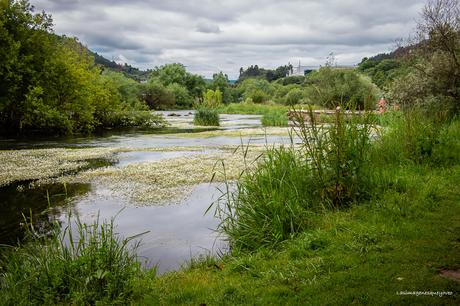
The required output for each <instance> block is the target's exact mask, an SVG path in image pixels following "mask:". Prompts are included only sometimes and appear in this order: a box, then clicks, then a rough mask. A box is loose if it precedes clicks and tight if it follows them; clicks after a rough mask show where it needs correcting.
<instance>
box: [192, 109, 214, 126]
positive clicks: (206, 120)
mask: <svg viewBox="0 0 460 306" xmlns="http://www.w3.org/2000/svg"><path fill="white" fill-rule="evenodd" d="M193 124H195V125H203V126H219V113H218V111H217V110H216V109H211V108H204V107H201V108H198V109H197V110H196V111H195V117H194V118H193Z"/></svg>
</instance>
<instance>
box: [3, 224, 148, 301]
mask: <svg viewBox="0 0 460 306" xmlns="http://www.w3.org/2000/svg"><path fill="white" fill-rule="evenodd" d="M31 221H32V220H30V222H31ZM68 222H69V224H68V225H67V227H66V228H64V229H61V226H60V224H58V223H57V224H54V225H53V227H52V228H51V229H50V232H43V229H41V231H40V229H35V228H34V227H33V226H32V223H30V224H29V223H28V224H27V225H28V227H29V228H28V236H29V238H28V243H27V244H25V245H22V246H18V247H16V248H14V249H12V250H6V256H8V260H7V261H4V260H5V258H2V261H4V263H5V264H4V265H2V269H4V271H6V272H3V271H2V276H1V287H0V294H1V297H2V303H3V304H5V305H36V304H46V305H55V304H82V305H93V304H96V303H104V304H106V303H107V304H112V305H113V304H125V303H126V302H128V301H130V300H131V298H132V296H133V291H134V289H135V283H136V282H137V281H138V279H139V278H140V277H142V276H143V275H144V272H143V271H142V270H141V267H140V263H139V262H138V261H137V255H136V248H137V244H132V243H131V244H130V242H131V240H132V239H133V238H134V237H131V238H120V237H119V236H118V235H117V234H116V233H115V231H114V224H113V222H114V221H113V220H111V221H110V222H104V223H99V221H97V222H96V223H94V224H92V225H87V224H82V223H81V222H80V221H79V220H78V219H77V222H76V224H72V223H71V221H70V220H68ZM72 222H73V221H72ZM74 239H75V240H74ZM2 254H3V253H2ZM3 255H5V254H3ZM151 273H152V274H154V273H155V272H154V271H152V272H151Z"/></svg>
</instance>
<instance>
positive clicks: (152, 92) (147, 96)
mask: <svg viewBox="0 0 460 306" xmlns="http://www.w3.org/2000/svg"><path fill="white" fill-rule="evenodd" d="M141 97H142V100H143V101H144V102H145V103H146V104H147V105H148V107H149V108H151V109H170V108H174V106H175V105H176V99H175V97H174V94H173V93H172V92H170V91H169V90H168V89H167V88H166V87H165V86H164V85H163V84H161V82H159V81H158V80H157V79H150V81H149V82H147V83H145V84H142V86H141Z"/></svg>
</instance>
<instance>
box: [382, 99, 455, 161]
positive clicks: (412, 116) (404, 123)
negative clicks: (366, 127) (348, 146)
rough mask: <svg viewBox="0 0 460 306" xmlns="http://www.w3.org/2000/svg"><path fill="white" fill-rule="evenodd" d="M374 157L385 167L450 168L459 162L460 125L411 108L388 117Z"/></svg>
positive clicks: (453, 120) (452, 120)
mask: <svg viewBox="0 0 460 306" xmlns="http://www.w3.org/2000/svg"><path fill="white" fill-rule="evenodd" d="M387 119H389V120H388V122H387V126H386V127H385V128H384V129H383V133H382V134H381V135H380V137H379V138H378V139H377V141H376V145H375V146H374V150H373V151H374V155H377V156H376V157H374V159H375V160H376V162H380V163H384V164H399V165H407V164H417V165H421V164H429V165H449V164H453V163H457V162H458V161H459V160H460V157H459V154H458V152H459V149H460V124H459V121H458V120H457V119H455V118H454V119H449V120H445V119H439V117H438V116H436V114H435V113H433V114H431V116H430V115H428V114H427V113H426V112H424V111H423V110H422V109H419V108H416V107H414V108H411V109H406V110H405V111H404V112H397V113H394V115H393V116H391V117H388V118H387Z"/></svg>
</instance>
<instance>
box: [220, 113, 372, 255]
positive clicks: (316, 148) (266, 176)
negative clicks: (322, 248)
mask: <svg viewBox="0 0 460 306" xmlns="http://www.w3.org/2000/svg"><path fill="white" fill-rule="evenodd" d="M307 116H308V118H307V120H306V118H304V113H303V112H296V115H295V120H296V122H297V126H296V128H295V133H296V135H297V137H299V138H300V139H301V140H302V142H301V144H300V146H299V145H295V144H294V141H293V138H291V145H288V146H281V147H270V148H267V151H266V153H265V154H264V156H263V157H262V158H261V159H260V161H259V164H258V166H257V167H256V169H247V170H246V171H245V172H244V173H243V175H242V177H241V178H240V180H239V181H238V182H237V187H236V192H235V193H232V194H230V195H229V194H228V191H227V194H226V196H225V197H223V201H222V202H221V203H220V205H218V207H217V214H218V216H219V217H220V218H221V223H220V226H219V229H220V230H221V231H222V232H223V233H225V235H227V237H229V240H230V243H231V245H232V247H233V248H236V249H247V250H255V249H257V248H259V247H262V246H272V245H276V244H277V243H279V242H281V241H283V240H286V239H288V238H290V237H292V236H293V235H295V234H296V233H298V232H301V231H304V230H306V229H307V228H309V227H310V226H311V224H312V218H311V217H312V216H313V215H314V214H316V213H319V212H322V211H324V210H325V209H331V208H340V207H343V206H347V205H350V204H351V203H352V202H354V201H356V200H359V199H363V198H366V197H368V196H369V195H370V194H371V191H372V188H373V179H372V178H371V173H370V171H371V167H372V164H371V163H370V160H369V156H370V154H369V150H370V131H371V126H370V124H369V122H368V114H366V113H364V114H362V116H361V117H360V118H354V117H353V116H352V117H350V118H347V116H346V115H345V114H344V113H342V112H337V114H336V115H335V120H334V122H333V123H331V124H327V125H324V124H320V123H318V122H317V121H316V119H315V117H314V114H313V111H312V109H310V110H309V112H308V113H307Z"/></svg>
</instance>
